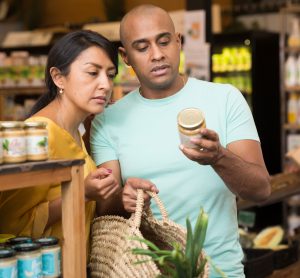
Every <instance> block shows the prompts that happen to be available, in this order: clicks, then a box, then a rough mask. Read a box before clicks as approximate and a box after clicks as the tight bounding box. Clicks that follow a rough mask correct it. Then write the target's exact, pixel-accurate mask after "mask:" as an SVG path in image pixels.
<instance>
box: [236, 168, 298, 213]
mask: <svg viewBox="0 0 300 278" xmlns="http://www.w3.org/2000/svg"><path fill="white" fill-rule="evenodd" d="M271 186H272V193H271V196H270V197H269V199H268V200H267V201H265V202H262V203H254V202H251V201H245V200H239V201H238V202H237V206H238V209H247V208H250V207H254V206H259V207H261V206H265V205H269V204H272V203H276V202H279V201H282V200H284V199H285V198H287V197H290V196H292V195H295V194H300V172H297V173H281V174H277V175H274V176H272V177H271Z"/></svg>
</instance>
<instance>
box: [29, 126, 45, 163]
mask: <svg viewBox="0 0 300 278" xmlns="http://www.w3.org/2000/svg"><path fill="white" fill-rule="evenodd" d="M46 126H47V123H45V122H25V131H26V146H27V160H30V161H40V160H46V159H48V131H47V129H46Z"/></svg>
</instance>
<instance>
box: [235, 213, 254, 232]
mask: <svg viewBox="0 0 300 278" xmlns="http://www.w3.org/2000/svg"><path fill="white" fill-rule="evenodd" d="M238 223H239V225H240V226H244V227H248V228H252V227H253V226H254V224H255V213H254V212H251V211H245V210H241V211H239V213H238Z"/></svg>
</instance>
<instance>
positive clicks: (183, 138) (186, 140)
mask: <svg viewBox="0 0 300 278" xmlns="http://www.w3.org/2000/svg"><path fill="white" fill-rule="evenodd" d="M179 135H180V142H181V144H182V145H184V146H185V147H187V148H193V149H198V148H199V146H197V145H195V144H193V143H192V142H191V139H192V138H196V139H199V138H201V137H202V135H201V134H196V135H185V134H183V133H179Z"/></svg>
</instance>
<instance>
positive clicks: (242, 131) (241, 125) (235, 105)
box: [226, 85, 260, 144]
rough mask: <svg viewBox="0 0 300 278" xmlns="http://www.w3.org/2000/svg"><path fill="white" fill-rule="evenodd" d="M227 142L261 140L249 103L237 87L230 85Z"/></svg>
mask: <svg viewBox="0 0 300 278" xmlns="http://www.w3.org/2000/svg"><path fill="white" fill-rule="evenodd" d="M226 107H227V111H226V115H227V118H226V119H227V134H226V135H227V136H226V137H227V140H226V141H227V144H229V143H231V142H233V141H237V140H246V139H250V140H256V141H260V140H259V136H258V133H257V129H256V126H255V123H254V119H253V116H252V113H251V110H250V107H249V105H248V103H247V102H246V100H245V98H244V97H243V95H242V94H241V92H240V91H239V90H238V89H236V88H235V87H233V86H231V85H229V95H228V99H227V106H226Z"/></svg>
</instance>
